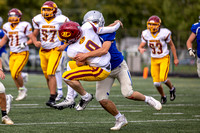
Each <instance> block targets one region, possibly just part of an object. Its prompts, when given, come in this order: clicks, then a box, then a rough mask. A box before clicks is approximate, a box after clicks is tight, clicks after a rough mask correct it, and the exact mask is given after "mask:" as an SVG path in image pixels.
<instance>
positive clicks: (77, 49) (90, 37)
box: [67, 22, 110, 67]
mask: <svg viewBox="0 0 200 133" xmlns="http://www.w3.org/2000/svg"><path fill="white" fill-rule="evenodd" d="M81 29H82V37H80V39H79V40H78V41H77V42H76V43H73V44H70V45H69V46H68V49H67V55H68V56H69V57H70V58H72V59H73V58H74V57H75V56H76V55H77V54H78V53H88V52H90V51H94V50H96V49H98V48H100V47H102V43H101V41H100V39H99V36H98V35H97V34H96V32H97V27H95V26H94V24H93V23H90V22H86V23H84V24H83V25H82V26H81ZM87 64H89V65H90V66H94V67H106V66H108V65H109V64H110V54H109V53H107V54H105V55H102V56H101V57H91V58H88V59H87Z"/></svg>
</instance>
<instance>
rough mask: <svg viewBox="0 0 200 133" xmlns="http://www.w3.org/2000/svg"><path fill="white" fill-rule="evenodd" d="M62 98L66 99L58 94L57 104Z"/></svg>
mask: <svg viewBox="0 0 200 133" xmlns="http://www.w3.org/2000/svg"><path fill="white" fill-rule="evenodd" d="M62 98H64V97H63V95H62V94H59V93H58V95H57V97H56V102H59V101H60V100H61V99H62Z"/></svg>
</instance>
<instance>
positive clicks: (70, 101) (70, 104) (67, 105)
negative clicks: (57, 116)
mask: <svg viewBox="0 0 200 133" xmlns="http://www.w3.org/2000/svg"><path fill="white" fill-rule="evenodd" d="M75 105H76V103H75V102H74V99H65V100H64V101H62V102H61V103H58V104H56V105H54V108H56V109H59V110H63V109H64V108H74V106H75Z"/></svg>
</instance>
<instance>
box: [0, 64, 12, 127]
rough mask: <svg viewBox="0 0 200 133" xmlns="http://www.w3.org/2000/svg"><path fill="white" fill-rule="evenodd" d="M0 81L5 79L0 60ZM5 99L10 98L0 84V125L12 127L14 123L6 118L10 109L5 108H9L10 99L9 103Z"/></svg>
mask: <svg viewBox="0 0 200 133" xmlns="http://www.w3.org/2000/svg"><path fill="white" fill-rule="evenodd" d="M0 79H2V80H4V79H5V74H4V73H3V69H2V63H1V60H0ZM7 97H10V96H9V95H7V96H6V95H5V87H4V85H3V84H2V83H1V82H0V108H1V114H2V123H3V124H7V125H13V124H14V122H13V121H12V120H11V119H10V118H9V117H8V113H9V111H10V108H7V107H10V104H11V99H10V102H7V101H8V98H7Z"/></svg>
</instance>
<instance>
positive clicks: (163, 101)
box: [161, 96, 167, 104]
mask: <svg viewBox="0 0 200 133" xmlns="http://www.w3.org/2000/svg"><path fill="white" fill-rule="evenodd" d="M166 102H167V96H164V97H161V104H165V103H166Z"/></svg>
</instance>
